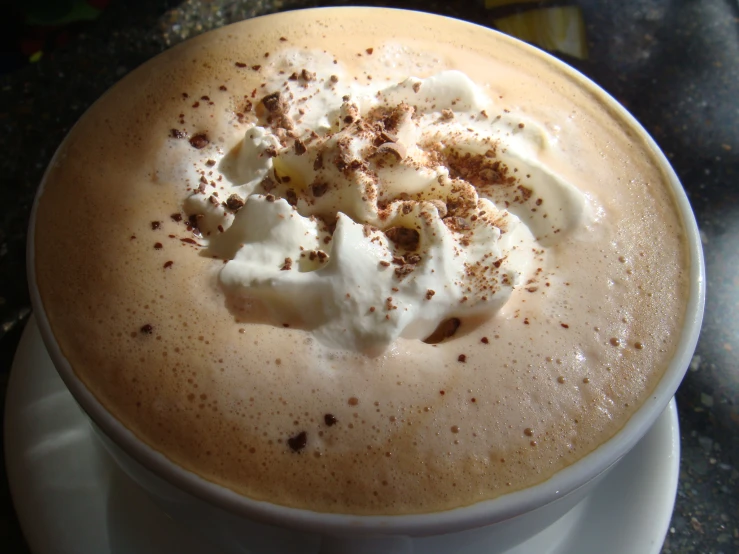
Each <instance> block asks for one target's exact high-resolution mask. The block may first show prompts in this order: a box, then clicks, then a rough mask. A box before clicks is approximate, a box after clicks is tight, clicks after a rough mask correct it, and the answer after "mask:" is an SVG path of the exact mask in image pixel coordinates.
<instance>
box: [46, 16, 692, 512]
mask: <svg viewBox="0 0 739 554" xmlns="http://www.w3.org/2000/svg"><path fill="white" fill-rule="evenodd" d="M281 37H283V38H286V39H287V40H281ZM382 37H391V42H392V43H393V44H395V45H403V46H404V47H405V48H407V49H408V50H407V56H406V57H404V58H403V60H404V61H402V63H403V64H408V65H409V71H410V72H412V73H415V74H416V75H417V76H419V77H424V76H427V75H430V74H432V73H435V72H437V71H439V70H440V69H444V68H456V69H460V70H462V71H464V72H465V73H467V74H468V75H469V76H470V77H472V78H473V80H475V81H476V82H477V83H479V84H480V85H481V86H484V87H486V89H485V90H486V92H487V94H488V95H489V96H491V97H492V98H494V99H495V98H497V100H496V103H497V105H498V106H499V107H500V111H501V112H503V110H510V111H511V112H512V113H521V114H525V115H526V116H529V117H533V118H535V119H537V120H538V121H539V122H540V123H541V124H542V125H544V126H545V127H546V128H547V129H548V130H549V131H550V132H551V133H552V134H553V135H554V136H556V137H558V144H557V147H556V148H554V149H551V150H550V152H551V156H547V159H545V161H546V162H547V163H549V164H551V166H552V167H554V168H556V170H557V171H559V172H560V173H561V174H562V175H564V176H566V177H567V178H568V179H569V180H570V181H571V182H573V183H575V184H576V185H577V186H578V188H580V189H581V190H583V191H585V192H587V193H588V194H589V195H591V197H592V198H593V201H594V205H595V206H597V207H598V209H599V212H598V214H597V215H598V220H597V221H596V223H594V224H592V225H591V226H589V227H588V228H586V229H583V231H582V232H581V233H578V234H575V235H574V236H573V237H571V238H570V239H568V240H567V241H566V242H565V243H564V244H562V245H560V246H558V247H557V249H556V252H554V253H553V254H552V255H551V256H549V257H547V258H546V260H544V262H543V263H542V272H541V273H540V276H539V277H538V278H537V282H536V283H535V286H531V287H529V288H530V289H531V291H528V290H526V289H525V288H521V289H518V290H516V291H515V292H514V294H513V296H512V298H511V300H510V301H509V303H508V304H506V306H505V307H504V308H503V310H502V311H501V312H499V313H498V314H496V315H495V316H494V317H493V318H492V319H490V320H489V321H487V322H479V321H468V320H466V321H462V325H461V327H460V329H459V330H458V332H457V334H456V335H455V336H453V337H452V338H451V339H448V340H446V341H444V342H442V343H441V344H438V345H430V344H425V343H423V342H420V341H409V340H400V341H398V342H396V344H394V345H393V346H392V348H391V349H390V350H388V351H387V352H386V353H385V354H384V355H382V356H379V357H376V358H368V357H364V356H361V355H353V354H350V353H345V352H338V351H331V350H328V349H325V348H323V347H321V346H320V345H318V344H317V343H316V341H314V340H313V339H312V338H311V336H310V334H309V333H307V332H304V331H300V330H298V329H293V328H282V327H278V326H273V325H270V324H265V323H262V322H263V321H264V314H260V313H256V311H254V312H252V313H249V311H248V309H247V311H246V312H245V313H246V316H245V317H242V319H244V321H235V316H234V315H233V312H232V311H231V310H230V309H229V308H233V306H231V305H229V303H228V301H227V299H226V298H225V296H224V294H223V293H222V292H221V290H220V288H219V287H218V283H217V275H218V271H219V270H220V268H221V267H222V266H223V261H221V260H214V259H211V258H208V257H205V256H202V255H199V254H200V252H199V249H198V248H197V247H196V246H194V245H192V244H189V243H188V242H184V241H183V240H181V239H190V238H192V234H191V233H190V232H188V230H187V229H186V227H185V225H184V223H183V222H176V221H174V220H173V219H172V218H171V217H170V215H171V214H175V213H181V212H182V203H183V200H184V197H185V194H186V188H187V186H188V185H189V186H192V185H193V184H192V183H189V184H187V183H183V182H182V181H180V180H177V179H176V178H175V176H176V175H177V173H178V169H177V166H176V161H171V162H166V161H165V160H176V156H172V155H171V154H172V153H173V152H174V153H175V154H176V151H177V149H178V148H191V147H190V146H189V144H188V142H187V140H186V139H184V140H182V139H180V140H179V142H174V139H172V138H171V129H173V128H176V129H181V130H183V131H184V132H186V133H187V134H188V135H189V136H193V135H196V134H198V133H206V134H207V135H208V137H209V138H210V139H211V143H210V144H209V145H208V146H206V147H205V148H203V149H202V150H200V152H201V153H202V156H201V159H200V160H199V164H200V167H201V168H202V170H203V171H205V172H206V175H207V176H208V177H211V176H210V175H209V174H208V173H207V172H208V171H214V175H215V174H217V170H218V167H209V166H208V165H206V162H207V160H209V159H214V158H215V157H218V158H219V159H220V157H221V156H222V155H223V154H224V153H226V152H228V151H229V150H230V149H231V148H233V146H234V145H235V144H236V143H237V142H238V140H239V139H240V138H241V137H242V136H243V132H244V129H245V128H246V125H247V122H248V121H251V120H252V118H253V117H254V116H253V114H250V113H249V112H246V111H245V107H246V103H247V101H251V102H253V103H254V104H256V102H257V101H258V100H259V99H260V98H261V97H263V96H264V95H265V94H267V93H268V92H271V91H269V90H266V89H263V88H261V87H260V85H261V84H262V83H263V82H264V79H265V77H264V75H265V74H266V73H265V72H269V64H270V58H273V57H274V56H275V55H276V53H277V52H278V51H279V50H281V49H284V48H295V47H299V48H303V47H310V48H313V49H319V50H326V51H329V52H330V53H332V54H333V55H334V56H335V57H336V59H337V62H339V64H342V65H344V67H345V68H347V69H349V70H352V71H355V72H356V76H357V78H358V79H367V75H372V76H373V78H375V79H377V78H381V75H380V74H379V73H377V72H380V71H382V65H381V64H380V63H379V62H378V61H376V60H374V59H373V58H372V56H373V55H374V54H368V53H367V48H377V49H378V50H379V49H380V48H381V46H382V44H383V43H384V42H386V41H385V40H383V38H382ZM399 37H403V38H402V39H401V38H399ZM442 40H443V47H440V44H442V43H441V41H442ZM410 52H416V53H417V54H411V53H410ZM267 53H269V54H270V55H269V56H267ZM237 62H238V63H239V64H246V67H239V66H237V65H236V63H237ZM373 64H374V65H373ZM256 65H260V66H261V67H260V69H259V70H255V69H252V66H256ZM224 89H225V90H224ZM255 90H256V92H255V93H254V98H252V91H255ZM204 96H205V97H207V100H206V99H203V98H202V97H204ZM196 102H198V103H199V105H198V106H197V107H193V105H194V104H195V103H196ZM237 113H244V117H243V118H239V117H238V116H237V115H236V114H237ZM181 114H182V115H181ZM491 115H494V114H491ZM240 119H241V120H243V121H240ZM558 152H559V154H557V153H558ZM195 186H196V185H195ZM676 212H677V209H676V207H675V205H674V201H673V200H672V196H671V193H670V192H669V187H668V184H667V177H666V176H665V175H664V173H663V172H662V171H661V170H660V168H659V162H658V161H657V159H656V157H655V156H654V155H653V153H651V152H650V150H649V148H648V146H647V145H646V143H645V141H644V139H643V137H642V136H641V135H639V133H637V132H636V131H634V130H632V129H629V126H628V124H627V123H625V122H623V121H622V120H621V119H620V116H619V115H618V114H617V113H615V112H613V111H611V110H610V109H609V108H607V107H603V106H602V105H601V103H600V97H599V95H598V93H597V92H596V91H594V90H593V89H592V88H591V87H589V86H584V85H582V84H578V83H577V82H576V80H575V79H574V78H573V77H572V76H571V75H570V73H569V72H568V71H563V70H562V69H561V68H560V67H558V66H554V65H552V64H551V62H549V61H547V60H545V59H544V58H543V57H542V56H541V55H540V54H537V53H536V52H534V51H532V50H531V49H521V48H520V47H519V46H517V45H516V44H514V43H513V42H512V41H511V40H509V39H506V38H501V37H499V36H498V35H496V34H493V33H491V32H489V31H485V30H483V29H481V28H477V27H472V26H469V25H466V24H462V23H458V22H453V21H449V20H442V19H440V18H434V17H430V16H423V15H419V14H409V13H401V12H393V13H391V14H388V13H387V12H373V11H369V10H363V11H361V12H360V11H358V10H351V11H348V10H347V11H332V12H325V11H313V12H309V13H293V14H282V15H280V16H278V17H270V18H267V19H261V20H259V21H255V22H245V23H242V24H238V25H234V26H231V27H227V28H224V29H222V30H220V31H217V32H214V33H209V34H207V35H204V36H202V37H199V38H197V39H195V40H192V41H189V42H188V43H186V44H184V45H182V46H179V47H177V48H174V49H173V50H171V51H169V52H168V53H166V54H165V55H163V56H160V57H158V58H156V59H155V60H153V61H151V62H149V63H148V64H146V65H145V66H143V67H142V68H140V69H138V70H137V71H135V72H134V73H132V74H131V75H130V76H128V77H126V78H125V79H124V80H123V81H122V82H121V83H120V84H118V85H117V86H116V87H115V88H114V89H113V90H111V91H110V92H108V93H107V94H106V95H105V96H104V97H103V98H102V99H101V100H100V101H99V102H98V103H97V104H96V105H95V106H94V107H93V108H92V109H91V110H90V111H89V112H88V113H87V114H86V115H85V116H84V117H83V118H82V120H81V121H80V122H79V123H78V124H77V126H76V127H75V128H74V130H73V131H72V133H71V134H70V136H69V137H68V139H67V140H66V141H65V143H64V145H63V146H62V149H61V150H60V152H59V154H58V156H57V157H56V159H55V163H54V165H53V167H52V168H51V169H50V172H49V174H48V177H47V180H46V184H45V191H44V193H43V196H42V199H41V202H40V205H39V209H38V221H37V227H36V244H35V251H36V263H37V278H38V284H39V288H40V291H41V295H42V298H43V302H44V307H45V309H46V311H47V313H48V316H49V319H50V322H51V325H52V328H53V329H54V333H55V336H56V337H57V339H58V341H59V343H60V345H61V347H62V350H63V352H64V353H65V355H66V356H67V357H68V358H69V360H70V361H71V363H72V364H73V366H74V368H75V371H76V372H77V374H78V375H79V377H80V378H81V379H82V380H83V381H84V382H85V383H86V384H87V385H88V387H89V388H90V389H91V390H92V391H93V392H94V393H95V395H96V396H97V397H98V398H99V399H100V400H101V402H102V403H103V404H104V405H105V406H107V407H108V409H109V410H110V411H111V412H112V413H114V414H115V415H116V416H117V417H118V418H120V419H121V420H122V421H123V422H124V423H125V424H126V425H127V426H128V427H129V428H131V429H132V430H133V431H134V432H135V433H136V434H137V435H138V436H139V437H141V438H142V439H143V440H145V441H146V442H148V443H149V444H151V445H152V446H154V447H155V448H156V449H158V450H160V451H162V452H164V453H165V454H166V455H167V456H169V457H170V458H171V459H173V460H175V461H176V462H178V463H180V464H181V465H183V466H184V467H186V468H188V469H191V470H193V471H195V472H198V473H200V474H202V475H203V476H205V477H206V478H208V479H210V480H213V481H216V482H219V483H222V484H224V485H227V486H229V487H231V488H233V489H234V490H236V491H239V492H242V493H243V494H245V495H247V496H250V497H252V498H256V499H262V500H269V501H272V502H276V503H279V504H285V505H289V506H296V507H303V508H310V509H315V510H319V511H335V512H348V513H360V514H370V513H373V514H379V513H382V514H394V513H420V512H429V511H437V510H443V509H448V508H453V507H457V506H463V505H468V504H471V503H474V502H476V501H479V500H483V499H489V498H493V497H495V496H498V495H500V494H504V493H507V492H510V491H512V490H516V489H520V488H523V487H525V486H528V485H531V484H534V483H538V482H541V481H543V480H545V479H546V478H548V477H550V476H551V475H552V474H553V473H555V472H556V471H557V470H558V469H560V468H562V467H565V466H567V465H569V464H571V463H572V462H574V461H576V460H577V459H579V458H581V457H582V456H584V455H585V454H587V453H588V452H590V451H592V450H593V449H594V448H596V447H597V446H599V445H600V444H602V443H603V442H604V441H605V440H607V439H608V438H609V437H610V436H612V435H613V434H614V433H615V432H616V431H618V429H620V428H621V427H622V426H623V424H624V422H625V421H626V420H627V418H628V417H629V416H630V415H631V414H632V413H633V411H634V410H635V409H636V408H638V406H639V405H641V404H642V403H643V402H644V400H645V399H646V398H647V397H648V396H649V394H650V392H651V391H652V389H653V388H654V386H655V384H656V382H657V380H658V379H659V377H660V376H661V374H662V372H663V371H664V368H665V366H666V364H667V362H668V361H669V359H670V357H671V354H672V352H673V351H674V349H675V346H676V343H677V341H678V340H679V329H680V326H681V324H682V318H683V313H684V310H685V302H686V297H687V288H686V279H687V267H688V263H689V262H688V259H687V252H686V247H685V245H684V231H683V229H682V228H681V225H680V223H679V219H678V216H677V215H676ZM155 221H156V222H161V225H160V227H159V228H158V229H153V228H152V227H153V226H152V222H155ZM170 235H172V236H170ZM156 243H160V244H161V248H156V247H155V245H156ZM167 262H172V263H171V264H168V263H167ZM165 265H166V266H168V267H165ZM145 326H151V328H150V330H151V332H150V333H148V332H145V331H146V329H147V328H146V327H145ZM142 328H143V329H144V331H142ZM460 355H464V360H465V361H460ZM327 414H331V415H332V416H334V418H335V419H336V424H334V425H331V426H329V425H327V424H326V419H325V418H326V415H327ZM301 432H305V434H306V438H307V443H306V446H305V447H304V448H303V449H302V450H300V451H298V452H295V451H293V449H291V448H290V447H289V445H288V442H287V441H288V439H290V438H291V437H296V436H297V435H299V433H301Z"/></svg>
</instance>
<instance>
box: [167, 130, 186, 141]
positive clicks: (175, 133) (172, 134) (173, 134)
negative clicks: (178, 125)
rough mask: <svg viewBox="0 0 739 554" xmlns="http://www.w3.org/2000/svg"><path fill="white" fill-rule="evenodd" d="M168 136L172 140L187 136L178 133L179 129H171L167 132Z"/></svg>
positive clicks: (180, 132)
mask: <svg viewBox="0 0 739 554" xmlns="http://www.w3.org/2000/svg"><path fill="white" fill-rule="evenodd" d="M169 136H170V137H172V138H176V139H183V138H185V137H186V136H187V135H186V134H185V133H183V132H182V131H180V130H179V129H172V130H170V131H169Z"/></svg>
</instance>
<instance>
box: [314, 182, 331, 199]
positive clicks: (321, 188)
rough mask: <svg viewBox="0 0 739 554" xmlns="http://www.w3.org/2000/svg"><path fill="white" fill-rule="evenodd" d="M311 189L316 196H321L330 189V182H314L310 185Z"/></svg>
mask: <svg viewBox="0 0 739 554" xmlns="http://www.w3.org/2000/svg"><path fill="white" fill-rule="evenodd" d="M310 190H311V192H312V193H313V197H314V198H320V197H321V196H323V195H324V194H326V190H328V183H313V184H312V185H311V186H310Z"/></svg>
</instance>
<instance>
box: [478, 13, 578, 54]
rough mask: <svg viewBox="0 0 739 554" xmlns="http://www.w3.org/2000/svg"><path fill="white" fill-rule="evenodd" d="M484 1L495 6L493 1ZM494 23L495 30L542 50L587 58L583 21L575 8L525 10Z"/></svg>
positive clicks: (496, 20) (498, 19) (495, 20)
mask: <svg viewBox="0 0 739 554" xmlns="http://www.w3.org/2000/svg"><path fill="white" fill-rule="evenodd" d="M501 1H506V0H501ZM486 2H491V3H495V2H496V0H486ZM506 3H510V2H506ZM486 5H487V4H486ZM493 23H494V24H495V27H496V28H497V29H498V30H500V31H502V32H504V33H506V34H508V35H512V36H514V37H516V38H519V39H521V40H524V41H526V42H530V43H532V44H535V45H536V46H539V47H541V48H544V49H545V50H556V51H558V52H562V53H563V54H568V55H570V56H573V57H575V58H579V59H586V58H587V57H588V44H587V40H586V37H585V22H584V20H583V17H582V11H581V10H580V8H579V7H578V6H564V7H555V8H542V9H534V10H528V11H525V12H521V13H516V14H513V15H509V16H507V17H501V18H497V19H494V20H493Z"/></svg>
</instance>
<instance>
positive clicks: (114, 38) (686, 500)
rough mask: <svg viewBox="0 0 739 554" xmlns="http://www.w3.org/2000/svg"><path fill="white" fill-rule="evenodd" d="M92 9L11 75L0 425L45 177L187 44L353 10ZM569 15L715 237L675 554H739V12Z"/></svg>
mask: <svg viewBox="0 0 739 554" xmlns="http://www.w3.org/2000/svg"><path fill="white" fill-rule="evenodd" d="M28 3H29V4H34V0H29V2H28ZM36 3H38V2H37V1H36ZM78 3H79V2H78ZM87 3H88V4H90V5H95V6H98V7H103V6H104V8H105V9H104V10H103V11H102V12H101V13H100V15H99V17H97V18H96V19H94V21H89V22H87V23H85V24H84V25H82V26H78V27H75V32H74V34H73V35H72V36H71V37H67V38H66V39H65V41H64V42H65V43H64V44H61V46H59V47H57V48H55V49H53V51H50V52H48V53H46V52H45V53H44V55H42V56H41V58H40V59H36V60H35V63H24V64H18V65H17V67H16V66H11V67H9V68H8V67H6V68H5V70H4V71H3V73H2V74H0V191H1V194H2V198H3V202H2V205H1V207H0V413H2V412H3V410H2V408H3V405H4V399H5V393H6V389H7V382H8V375H9V371H10V367H11V363H12V359H13V354H14V352H15V349H16V346H17V344H18V340H19V338H20V335H21V332H22V329H23V326H24V324H25V322H26V321H27V320H28V317H29V314H30V304H29V298H28V292H27V288H26V273H25V240H26V227H27V221H28V216H29V211H30V206H31V203H32V199H33V196H34V193H35V190H36V187H37V185H38V183H39V180H40V178H41V175H42V172H43V170H44V168H45V167H46V165H47V163H48V161H49V159H50V157H51V156H52V154H53V152H54V150H55V148H56V147H57V145H58V144H59V142H60V141H61V140H62V138H63V137H64V135H65V134H66V132H67V131H68V130H69V128H70V127H71V125H72V124H73V123H74V122H75V120H76V119H77V118H78V117H79V116H80V115H81V114H82V113H83V111H84V110H85V109H86V108H87V107H88V106H89V105H90V104H91V103H92V102H93V101H94V100H95V99H96V98H97V97H98V96H99V95H100V94H101V93H102V92H104V91H105V90H106V89H107V88H108V87H110V86H111V85H112V84H113V83H115V82H116V81H117V80H118V79H120V78H121V77H122V76H123V75H125V74H126V73H127V72H129V71H131V70H132V69H134V68H135V67H136V66H138V65H139V64H141V63H142V62H144V61H146V60H147V59H149V58H150V57H152V56H154V55H155V54H157V53H159V52H160V51H162V50H164V49H166V48H167V47H169V46H171V45H173V44H176V43H178V42H180V41H182V40H184V39H186V38H188V37H191V36H194V35H197V34H199V33H201V32H204V31H207V30H209V29H212V28H214V27H218V26H221V25H224V24H227V23H230V22H234V21H238V20H241V19H244V18H248V17H253V16H256V15H260V14H265V13H270V12H275V11H283V10H287V9H293V8H299V7H308V6H318V5H338V4H342V3H341V2H312V1H307V2H306V1H288V0H285V1H280V0H252V1H249V0H242V1H236V0H212V1H200V2H196V1H186V2H181V1H173V0H169V1H166V0H152V1H123V0H119V1H115V0H113V1H111V2H110V3H108V2H106V1H100V0H98V1H97V2H93V1H88V2H87ZM41 4H44V2H41ZM46 4H48V2H46ZM362 4H369V5H385V6H394V7H405V8H413V9H419V10H424V11H431V12H436V13H442V14H445V15H452V16H454V17H458V18H461V19H466V20H470V21H473V22H476V23H480V24H484V25H490V24H492V21H493V14H494V11H495V10H491V9H486V8H485V5H484V2H482V1H481V2H474V1H467V2H464V1H457V2H447V3H444V2H436V1H426V2H421V1H402V0H396V1H389V2H372V1H370V2H362ZM3 5H4V3H3ZM555 5H579V6H580V7H581V9H582V14H583V18H584V21H585V29H586V33H587V40H588V50H589V56H588V58H587V59H576V58H571V57H568V56H566V55H560V57H561V58H562V59H564V60H565V61H566V62H568V63H570V64H572V65H573V66H575V67H576V68H578V69H579V70H581V71H582V72H584V73H585V74H586V75H588V76H589V77H591V78H592V79H593V80H595V81H596V82H597V83H598V84H600V85H601V86H602V87H603V88H604V89H605V90H607V91H608V92H610V93H611V94H612V95H613V96H614V97H615V98H616V99H617V100H619V101H620V102H621V103H622V104H623V105H624V106H626V107H627V109H629V110H630V111H631V112H632V113H633V114H634V115H635V116H636V118H637V119H638V120H639V121H640V122H641V123H642V124H643V125H644V126H645V128H646V129H647V130H648V131H649V132H650V134H651V135H652V136H653V137H654V138H655V140H656V141H657V143H658V144H659V145H660V146H661V148H662V149H663V150H664V152H665V153H666V155H667V157H668V158H669V160H670V161H671V163H672V164H673V167H674V168H675V170H676V172H677V174H678V176H679V177H680V179H681V181H682V183H683V186H684V187H685V190H686V192H687V194H688V197H689V199H690V202H691V204H692V206H693V209H694V211H695V214H696V217H697V220H698V225H699V227H700V229H701V238H702V241H703V247H704V252H705V258H706V272H707V290H708V295H707V304H706V311H705V319H704V323H703V329H702V334H701V338H700V341H699V343H698V347H697V350H696V352H695V356H694V357H693V360H692V363H691V364H690V369H689V370H688V373H687V376H686V377H685V380H684V382H683V384H682V386H681V387H680V389H679V390H678V393H677V402H678V410H679V419H680V428H681V446H682V459H681V469H680V481H679V486H678V491H677V500H676V505H675V511H674V514H673V517H672V522H671V524H670V528H669V531H668V533H667V537H666V540H665V543H664V546H663V549H662V552H663V554H668V553H675V554H677V553H679V554H687V553H694V552H695V553H700V554H730V553H736V552H739V361H738V358H737V354H739V181H738V180H739V2H737V1H736V0H622V1H607V0H601V1H598V0H581V1H570V2H555ZM19 6H23V3H18V5H17V6H16V8H15V9H16V11H18V10H19V9H21V8H19ZM2 9H3V10H5V13H4V15H0V22H2V21H3V18H4V20H5V21H6V22H7V21H12V19H8V16H7V13H8V12H7V10H8V9H10V10H12V9H13V8H2ZM500 9H502V10H506V9H507V10H511V9H515V8H511V7H510V6H508V7H506V8H499V10H500ZM11 13H12V12H11ZM15 15H17V13H16V14H15ZM9 32H10V33H12V32H13V29H2V33H0V35H1V36H2V37H3V38H4V39H7V37H8V33H9ZM0 44H2V41H0ZM3 460H4V458H3V457H1V456H0V471H2V477H0V551H2V552H4V553H6V554H21V553H27V552H29V549H28V547H27V545H26V542H25V539H24V537H23V533H22V530H21V528H20V525H19V522H18V520H17V518H16V516H15V513H14V511H13V506H12V501H11V498H10V493H9V489H8V483H7V479H6V478H5V468H4V461H3ZM83 554H84V553H83ZM629 554H638V553H629Z"/></svg>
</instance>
